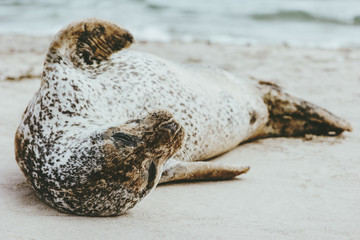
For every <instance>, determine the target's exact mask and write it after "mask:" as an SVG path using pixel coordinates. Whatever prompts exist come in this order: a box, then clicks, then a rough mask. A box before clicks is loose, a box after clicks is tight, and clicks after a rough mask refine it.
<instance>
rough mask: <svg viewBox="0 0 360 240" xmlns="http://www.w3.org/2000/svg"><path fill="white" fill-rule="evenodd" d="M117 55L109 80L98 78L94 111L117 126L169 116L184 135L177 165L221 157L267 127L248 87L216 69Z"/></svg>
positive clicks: (258, 100)
mask: <svg viewBox="0 0 360 240" xmlns="http://www.w3.org/2000/svg"><path fill="white" fill-rule="evenodd" d="M121 54H122V55H121V56H116V58H114V59H116V62H114V68H113V69H110V70H107V71H106V72H110V73H111V75H110V76H109V75H103V76H100V77H98V81H99V82H98V83H100V86H98V87H95V89H94V90H95V91H101V92H102V94H96V95H99V96H101V98H102V99H101V100H99V101H92V102H98V103H99V104H101V106H100V105H98V106H95V108H97V109H104V108H105V109H106V111H104V112H107V113H108V115H110V116H107V117H108V119H110V121H111V122H114V121H115V122H116V123H118V121H119V120H120V121H127V120H129V119H134V118H139V117H142V116H144V114H146V113H147V112H150V111H153V110H159V109H163V110H168V111H169V112H171V113H172V114H173V115H174V117H175V119H176V120H177V121H178V122H179V123H180V124H182V126H183V127H184V128H185V131H186V138H185V143H184V147H183V149H182V150H181V151H179V152H178V153H177V154H176V155H175V156H174V157H175V158H177V159H180V160H183V161H196V160H203V159H208V158H210V157H213V156H216V155H219V154H221V153H223V152H226V151H228V150H230V149H231V148H233V147H235V146H236V145H238V144H239V143H240V142H242V141H244V140H246V139H248V138H249V137H250V136H253V135H254V133H255V132H256V131H257V129H259V127H260V126H262V125H263V124H265V121H266V117H267V110H266V107H265V104H264V103H263V101H262V99H261V97H260V94H259V93H257V92H256V89H253V88H252V86H251V85H250V84H249V83H247V82H246V81H240V80H238V81H237V79H236V80H234V79H232V78H233V77H232V75H229V74H227V73H226V74H224V73H223V72H222V71H219V70H216V69H193V68H190V69H186V68H183V67H182V66H179V65H175V64H172V63H169V62H167V61H164V60H161V59H158V58H157V57H154V56H151V55H144V54H139V53H136V52H131V51H125V52H124V51H123V52H121ZM119 55H120V54H119ZM114 61H115V60H114ZM124 63H126V64H124ZM97 89H98V90H97ZM104 98H107V99H104ZM104 100H105V101H104ZM104 103H106V104H104ZM111 115H112V116H111ZM102 121H103V120H102Z"/></svg>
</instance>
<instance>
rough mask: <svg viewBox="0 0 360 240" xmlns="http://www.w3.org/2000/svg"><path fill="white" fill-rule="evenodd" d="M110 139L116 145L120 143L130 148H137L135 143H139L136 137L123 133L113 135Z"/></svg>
mask: <svg viewBox="0 0 360 240" xmlns="http://www.w3.org/2000/svg"><path fill="white" fill-rule="evenodd" d="M111 137H112V139H113V140H114V141H115V142H116V143H121V144H124V145H125V146H130V147H137V143H138V142H139V138H138V137H136V136H134V135H130V134H126V133H123V132H117V133H114V134H113V135H112V136H111Z"/></svg>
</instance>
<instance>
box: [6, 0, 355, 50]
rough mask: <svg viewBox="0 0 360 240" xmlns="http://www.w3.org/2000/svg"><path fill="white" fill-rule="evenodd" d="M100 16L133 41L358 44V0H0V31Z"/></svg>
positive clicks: (51, 29)
mask: <svg viewBox="0 0 360 240" xmlns="http://www.w3.org/2000/svg"><path fill="white" fill-rule="evenodd" d="M86 17H101V18H105V19H109V20H112V21H114V22H116V23H118V24H120V25H122V26H124V27H126V28H127V29H129V30H130V31H131V32H132V33H133V34H134V36H135V38H136V39H137V40H150V41H172V40H180V41H194V40H200V41H211V42H220V43H240V44H244V43H255V44H270V45H272V44H284V43H286V44H289V45H295V46H305V47H306V46H309V47H325V48H333V47H360V0H247V1H245V0H179V1H175V0H173V1H170V0H118V1H116V0H105V1H99V0H87V1H84V0H62V1H60V0H59V1H55V0H54V1H50V0H22V1H21V0H0V33H20V34H31V35H45V34H54V33H55V32H57V31H58V30H59V29H60V28H62V27H64V26H65V25H66V24H68V23H69V22H71V21H73V20H79V19H82V18H86Z"/></svg>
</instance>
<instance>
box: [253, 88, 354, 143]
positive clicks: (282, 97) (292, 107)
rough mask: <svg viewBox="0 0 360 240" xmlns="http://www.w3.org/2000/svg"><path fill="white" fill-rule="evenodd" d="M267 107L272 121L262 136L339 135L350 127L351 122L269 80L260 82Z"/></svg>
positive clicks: (349, 129) (350, 128)
mask: <svg viewBox="0 0 360 240" xmlns="http://www.w3.org/2000/svg"><path fill="white" fill-rule="evenodd" d="M259 86H260V90H261V92H262V95H263V100H264V102H265V104H266V105H267V107H268V111H269V121H268V122H267V124H266V126H265V127H264V130H263V132H262V134H261V135H262V136H261V137H277V136H284V137H301V136H305V134H314V135H330V136H331V135H333V136H335V135H339V134H341V133H342V132H343V131H351V130H352V127H351V125H350V124H349V123H348V122H346V121H345V120H343V119H341V118H339V117H337V116H335V115H333V114H332V113H330V112H329V111H327V110H325V109H323V108H321V107H318V106H316V105H314V104H312V103H309V102H307V101H304V100H302V99H299V98H296V97H293V96H291V95H289V94H287V93H285V92H284V91H282V89H281V88H280V87H279V86H277V85H275V84H273V83H268V82H263V81H260V82H259Z"/></svg>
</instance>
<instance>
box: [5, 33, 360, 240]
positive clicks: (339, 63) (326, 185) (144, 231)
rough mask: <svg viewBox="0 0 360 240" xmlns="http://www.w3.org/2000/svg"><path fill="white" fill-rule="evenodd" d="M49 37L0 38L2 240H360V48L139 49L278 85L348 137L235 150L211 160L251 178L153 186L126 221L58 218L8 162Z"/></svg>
mask: <svg viewBox="0 0 360 240" xmlns="http://www.w3.org/2000/svg"><path fill="white" fill-rule="evenodd" d="M51 38H52V37H49V36H47V37H29V36H22V37H20V36H18V35H17V36H13V35H1V34H0V97H1V101H0V109H1V110H2V114H1V115H0V126H1V128H0V151H1V153H2V155H1V161H0V175H1V176H2V177H1V178H0V211H1V213H2V214H1V217H0V221H1V223H2V224H1V225H0V236H4V237H3V238H4V239H64V238H70V239H99V238H103V239H106V238H109V239H114V238H118V237H119V236H120V238H124V239H126V238H132V239H137V238H139V239H143V238H147V239H230V238H233V239H237V238H239V236H242V237H244V238H246V239H265V238H271V239H289V238H294V239H354V240H355V239H358V238H359V237H360V230H359V228H358V224H357V223H358V222H360V206H359V204H358V202H359V201H360V188H359V182H360V160H359V155H360V151H359V150H358V146H360V112H359V111H358V109H359V106H358V103H359V102H360V68H359V66H360V49H317V48H315V49H308V48H296V47H286V46H238V45H231V44H230V45H229V44H211V45H209V44H207V43H199V42H195V43H194V42H193V43H179V42H171V43H159V42H157V43H156V42H146V43H144V42H138V43H137V44H135V45H134V46H133V47H132V49H133V50H136V51H144V52H149V53H152V54H155V55H158V56H160V57H163V58H167V59H170V60H172V61H175V62H179V63H189V64H205V65H212V66H216V67H220V68H222V69H225V70H227V71H230V72H232V73H233V74H235V75H236V76H238V77H239V78H246V79H249V80H250V81H258V80H263V81H271V82H274V83H276V84H278V85H280V86H282V87H283V88H284V89H286V90H287V91H288V92H291V94H293V95H295V96H298V97H301V98H303V99H306V100H308V101H311V102H313V103H315V104H317V105H319V106H321V107H324V108H326V109H328V110H329V111H331V112H333V113H334V114H336V115H338V116H341V117H343V118H344V119H346V120H348V121H349V122H350V123H351V124H352V126H353V128H354V130H353V132H350V133H345V134H343V135H341V136H339V137H316V136H313V137H310V138H309V139H306V138H269V139H262V140H257V141H255V142H251V143H246V144H242V145H240V146H238V147H237V148H235V149H234V150H232V151H230V152H228V153H226V154H224V155H222V156H220V157H218V158H216V159H214V160H213V161H221V162H223V163H228V164H237V165H242V166H248V165H249V166H250V167H251V170H250V171H249V173H247V174H245V175H242V176H240V177H239V178H236V179H234V180H231V181H217V182H196V183H177V184H167V185H163V186H158V187H157V188H156V189H155V190H154V191H153V192H152V193H151V194H150V195H149V196H147V197H146V198H145V199H144V200H143V201H142V202H141V203H140V204H139V205H138V206H136V207H135V208H134V209H132V210H131V211H129V213H127V214H125V215H122V216H119V217H114V218H88V217H76V216H70V215H66V214H62V213H60V212H57V211H55V210H53V209H51V208H49V207H48V206H47V205H45V204H44V203H43V202H41V201H40V200H39V199H37V197H36V196H35V194H34V192H33V190H32V189H31V188H30V186H29V184H28V183H26V180H25V177H24V176H23V174H22V173H21V171H20V169H19V167H18V166H17V164H16V161H15V158H14V150H13V147H14V144H13V140H14V133H15V130H16V128H17V126H18V124H19V121H20V118H21V115H22V112H23V111H24V109H25V107H26V105H27V104H28V101H29V100H30V99H31V97H32V96H33V95H34V93H35V92H36V91H37V89H38V87H39V85H40V76H41V72H42V64H43V61H44V57H45V53H46V50H47V47H48V45H49V43H50V41H51ZM29 76H30V77H31V78H30V79H29V78H28V77H29ZM7 78H10V79H13V80H5V79H7Z"/></svg>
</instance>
